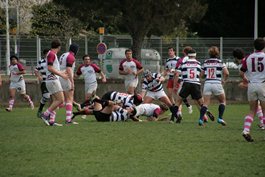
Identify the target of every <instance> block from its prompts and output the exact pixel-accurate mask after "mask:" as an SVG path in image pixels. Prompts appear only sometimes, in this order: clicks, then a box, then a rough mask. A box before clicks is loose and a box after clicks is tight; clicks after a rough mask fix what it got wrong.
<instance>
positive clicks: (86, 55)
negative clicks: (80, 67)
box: [82, 54, 90, 60]
mask: <svg viewBox="0 0 265 177" xmlns="http://www.w3.org/2000/svg"><path fill="white" fill-rule="evenodd" d="M86 57H89V58H90V56H89V55H88V54H85V55H84V56H83V57H82V59H83V60H85V58H86Z"/></svg>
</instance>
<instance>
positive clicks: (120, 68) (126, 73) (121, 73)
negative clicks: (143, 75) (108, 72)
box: [119, 61, 130, 75]
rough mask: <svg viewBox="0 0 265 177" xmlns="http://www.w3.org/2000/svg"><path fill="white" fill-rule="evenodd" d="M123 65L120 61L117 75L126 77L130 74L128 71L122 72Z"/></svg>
mask: <svg viewBox="0 0 265 177" xmlns="http://www.w3.org/2000/svg"><path fill="white" fill-rule="evenodd" d="M123 63H124V61H121V63H120V66H119V74H120V75H128V74H130V73H129V71H125V70H124V67H123V65H122V64H123Z"/></svg>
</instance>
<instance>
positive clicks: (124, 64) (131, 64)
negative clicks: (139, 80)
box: [119, 58, 143, 80]
mask: <svg viewBox="0 0 265 177" xmlns="http://www.w3.org/2000/svg"><path fill="white" fill-rule="evenodd" d="M142 68H143V67H142V64H141V63H140V62H139V61H138V60H136V59H134V58H132V59H131V60H130V61H127V59H124V60H122V61H121V62H120V66H119V70H121V71H128V70H131V71H132V72H137V70H140V69H142ZM124 77H125V80H133V79H135V78H136V77H135V75H133V74H128V75H124Z"/></svg>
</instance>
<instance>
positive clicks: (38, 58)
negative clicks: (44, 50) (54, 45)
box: [36, 35, 41, 63]
mask: <svg viewBox="0 0 265 177" xmlns="http://www.w3.org/2000/svg"><path fill="white" fill-rule="evenodd" d="M36 46H37V57H36V60H37V63H38V61H39V60H40V59H41V39H40V38H39V36H38V35H37V36H36Z"/></svg>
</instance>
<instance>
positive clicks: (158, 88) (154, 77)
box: [141, 70, 178, 119]
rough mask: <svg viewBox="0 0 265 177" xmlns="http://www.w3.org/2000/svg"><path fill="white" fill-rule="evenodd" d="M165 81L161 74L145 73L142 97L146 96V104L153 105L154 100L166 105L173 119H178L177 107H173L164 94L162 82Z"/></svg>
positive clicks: (147, 71)
mask: <svg viewBox="0 0 265 177" xmlns="http://www.w3.org/2000/svg"><path fill="white" fill-rule="evenodd" d="M164 80H165V78H164V77H163V76H161V74H158V73H152V72H151V71H149V70H146V71H144V79H143V83H142V93H141V95H142V96H144V95H145V97H144V103H152V101H153V100H159V101H161V102H163V103H165V104H166V105H167V106H168V107H169V109H170V112H171V113H172V115H171V119H174V117H175V118H176V119H178V116H177V112H178V108H177V106H175V105H173V104H172V103H171V101H170V99H169V98H168V96H167V95H166V93H165V92H164V89H163V85H162V82H163V81H164Z"/></svg>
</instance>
